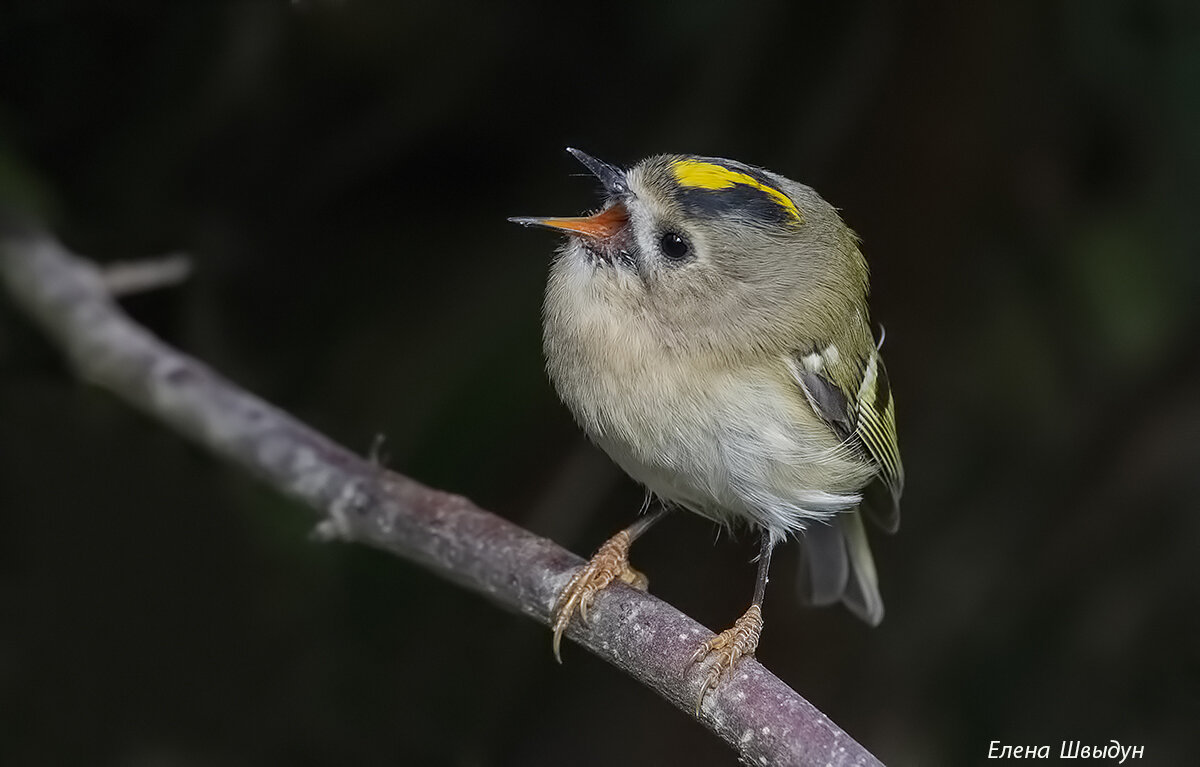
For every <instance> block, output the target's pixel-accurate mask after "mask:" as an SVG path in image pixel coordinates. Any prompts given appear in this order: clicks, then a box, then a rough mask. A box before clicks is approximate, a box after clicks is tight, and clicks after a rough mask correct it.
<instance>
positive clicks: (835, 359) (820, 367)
mask: <svg viewBox="0 0 1200 767" xmlns="http://www.w3.org/2000/svg"><path fill="white" fill-rule="evenodd" d="M832 348H834V347H832V346H830V347H827V348H826V349H825V350H816V351H812V352H809V353H808V354H797V355H796V356H795V360H796V364H795V365H794V366H793V367H792V370H793V371H794V373H795V376H796V381H797V382H798V383H799V384H800V388H801V389H802V390H803V391H804V396H805V397H806V398H807V400H808V404H809V405H810V406H811V407H812V409H813V412H815V413H816V414H817V416H818V417H820V418H821V420H822V421H824V422H825V424H826V425H827V426H828V427H829V428H830V430H832V431H833V433H834V434H836V435H838V437H840V438H841V439H842V440H843V442H844V443H846V444H848V445H850V446H852V447H854V448H856V449H858V450H860V451H861V452H862V453H863V454H864V456H865V457H866V458H867V460H869V461H870V462H871V464H872V465H873V466H874V467H875V470H876V475H875V480H874V481H872V482H871V483H870V484H869V485H868V486H867V487H866V488H864V490H863V507H862V508H863V511H864V512H865V513H866V515H867V516H868V517H869V518H870V519H871V520H872V521H874V522H875V523H876V524H878V525H879V526H880V527H881V528H883V529H884V530H886V531H887V532H889V533H893V532H895V531H896V530H897V529H898V528H899V527H900V494H901V493H902V492H903V490H904V464H903V463H901V461H900V447H899V444H898V443H897V441H896V404H895V401H894V400H893V399H892V390H891V386H890V385H889V383H888V377H887V370H886V369H885V368H884V366H883V359H882V358H881V357H880V356H879V350H878V349H877V348H875V347H871V348H870V351H869V352H868V353H867V355H866V357H865V359H864V360H862V362H861V363H856V362H855V361H853V360H846V359H844V358H843V357H842V355H839V354H837V353H836V352H833V353H831V352H829V349H832Z"/></svg>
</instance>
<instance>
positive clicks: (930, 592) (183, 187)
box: [0, 0, 1200, 765]
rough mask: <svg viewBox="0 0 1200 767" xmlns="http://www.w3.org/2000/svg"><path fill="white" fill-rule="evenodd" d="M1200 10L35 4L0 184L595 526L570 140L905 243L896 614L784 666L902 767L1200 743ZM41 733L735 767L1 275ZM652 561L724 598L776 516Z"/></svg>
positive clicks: (195, 759)
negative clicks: (700, 175) (92, 383)
mask: <svg viewBox="0 0 1200 767" xmlns="http://www.w3.org/2000/svg"><path fill="white" fill-rule="evenodd" d="M1198 16H1200V12H1198V10H1197V8H1196V6H1195V5H1194V4H1190V3H1186V2H1182V1H1179V2H1172V1H1170V0H1143V1H1139V0H1094V1H1089V2H1082V1H1081V0H1075V1H1074V2H1037V1H1035V0H1026V1H1025V2H1012V3H1004V4H967V3H948V2H911V3H889V2H879V1H875V2H849V3H820V4H817V3H785V2H777V3H769V2H764V3H744V4H741V5H738V6H736V8H735V6H732V5H727V4H722V3H715V2H691V3H656V4H634V3H630V4H623V3H617V4H611V3H610V4H607V5H603V6H597V5H595V4H590V5H587V6H579V7H568V6H563V5H560V4H551V3H545V4H541V5H534V4H531V5H525V6H520V5H516V4H498V3H496V4H492V3H484V2H478V1H476V2H470V1H464V2H454V3H442V4H433V3H411V2H410V3H400V2H388V1H385V0H376V1H374V2H365V1H361V0H341V1H340V2H333V1H329V2H320V1H319V0H301V1H298V2H292V3H286V2H212V3H149V2H133V1H126V2H116V3H104V4H89V3H73V2H68V1H67V0H10V2H8V3H5V4H4V5H3V6H2V7H0V205H3V206H4V207H6V208H9V209H10V210H11V209H16V210H21V211H24V212H25V213H26V214H27V215H33V216H36V217H37V218H40V219H42V220H43V221H45V222H46V223H47V225H48V226H51V227H52V228H53V229H54V230H55V231H56V232H57V233H59V234H60V236H61V237H63V238H64V240H65V241H66V242H67V243H68V245H70V246H71V247H72V248H74V249H75V250H77V251H78V252H81V253H86V254H89V255H91V256H93V257H95V258H97V259H99V260H102V261H104V260H112V259H130V258H137V257H140V256H148V255H156V254H161V253H165V252H169V251H177V250H184V251H186V252H188V253H190V254H191V255H192V257H193V258H194V259H195V261H196V265H197V274H196V277H195V278H194V279H193V280H192V281H191V282H189V283H188V284H187V285H185V286H183V287H181V288H178V289H174V290H170V291H163V292H161V293H157V294H153V295H145V296H139V297H136V298H133V299H130V300H129V301H127V304H126V305H127V307H128V309H129V310H130V311H131V312H132V313H133V314H134V315H135V316H136V317H137V318H139V319H140V320H141V321H143V322H145V323H147V324H148V325H149V326H150V327H152V328H153V329H154V330H155V332H157V333H158V334H160V335H162V336H163V337H165V338H166V339H167V340H168V341H170V342H171V343H173V344H175V345H177V346H179V347H181V348H182V349H185V350H187V351H188V352H190V353H192V354H194V355H196V356H198V357H200V358H201V359H203V360H205V361H207V362H208V363H210V364H211V365H213V366H214V367H215V368H217V369H219V370H221V371H223V372H224V373H226V374H227V375H228V376H230V377H231V378H232V379H234V380H235V381H238V382H239V383H241V384H243V385H244V386H246V387H248V388H250V389H251V390H253V391H256V392H258V393H260V394H261V395H263V396H265V397H266V398H268V399H269V400H271V401H273V402H275V403H277V404H279V405H280V406H282V407H284V408H286V409H288V410H290V411H292V412H294V413H296V414H298V415H299V416H301V417H302V418H304V419H305V420H307V421H308V422H310V423H312V424H314V425H315V426H317V427H318V428H320V429H322V430H324V431H326V432H327V433H329V434H330V435H331V436H333V437H334V438H336V439H338V440H340V441H342V442H344V443H346V444H348V445H350V446H352V447H358V448H360V449H361V450H363V451H364V452H365V451H366V450H367V449H368V447H369V446H370V444H371V441H372V439H373V436H374V435H375V434H377V433H382V434H386V435H387V437H388V442H387V448H386V449H387V451H388V453H389V454H390V458H391V465H392V466H394V467H395V468H397V469H398V470H401V471H404V472H407V473H410V474H412V475H413V476H415V477H417V478H419V479H421V480H422V481H424V482H427V483H429V484H432V485H435V486H439V487H444V488H447V489H451V490H454V491H457V492H462V493H465V494H467V495H470V496H471V497H472V498H474V499H475V500H476V501H478V502H479V503H481V504H482V505H484V506H485V507H488V508H491V509H494V510H497V511H499V512H500V513H503V514H505V515H507V516H509V517H510V518H512V519H514V520H516V521H517V522H520V523H521V524H524V525H526V526H528V527H530V528H532V529H534V530H535V531H537V532H539V533H541V534H544V535H548V536H551V537H553V538H555V539H556V540H558V541H559V542H561V543H562V544H564V545H566V546H569V547H571V548H572V549H574V550H575V551H578V552H580V553H587V552H589V551H590V550H592V549H593V548H594V547H595V546H596V545H598V544H599V543H600V542H601V541H602V540H603V539H604V538H605V537H606V536H607V535H609V534H611V532H613V531H614V530H616V529H617V528H618V527H620V526H622V525H623V524H625V523H626V522H627V521H628V520H629V519H630V518H631V516H632V515H633V513H634V511H635V510H636V508H637V507H638V505H639V504H640V500H641V495H640V491H639V490H638V489H637V488H636V487H634V486H633V485H632V483H630V482H628V481H627V480H625V479H623V478H622V477H620V476H619V474H618V472H617V471H616V470H615V469H613V468H611V467H610V466H609V464H608V463H607V461H606V459H605V458H604V457H603V456H601V455H599V454H598V453H597V452H596V451H595V450H594V449H593V448H591V447H589V446H587V445H586V444H585V443H584V441H583V440H582V438H581V437H580V436H579V434H578V432H577V431H576V429H575V428H574V426H573V424H572V423H571V420H570V417H569V415H568V414H567V413H566V412H565V410H564V409H563V408H562V407H561V406H560V405H559V404H558V403H557V401H556V399H555V397H554V394H553V392H552V390H551V389H550V387H549V386H548V385H547V383H546V381H545V379H544V376H543V374H542V372H541V361H540V329H539V328H540V318H539V305H540V299H541V290H542V284H543V281H544V272H545V268H546V264H547V261H548V259H549V256H550V253H551V251H552V249H553V247H554V246H555V243H554V241H553V238H551V237H550V236H548V235H545V234H540V233H536V232H527V231H521V230H518V229H516V228H515V227H512V226H511V225H509V224H507V223H506V222H505V220H504V219H505V217H506V216H509V215H519V214H530V215H537V214H572V213H575V212H578V211H581V210H584V209H586V208H588V207H589V206H592V205H595V203H596V197H595V196H594V194H593V192H594V190H593V189H592V187H593V186H594V185H593V184H592V183H591V182H589V181H586V180H581V179H575V178H572V177H571V176H572V175H573V174H577V173H578V168H577V167H575V166H574V165H573V162H572V161H571V160H570V158H569V157H567V156H566V155H565V154H564V153H563V152H562V148H563V147H564V146H566V145H573V146H580V147H582V148H584V149H586V150H587V151H589V152H592V153H594V154H596V155H597V156H599V157H602V158H604V159H606V160H609V161H611V162H615V163H622V164H631V163H632V162H634V161H636V160H637V159H639V158H640V157H642V156H645V155H648V154H651V153H655V152H660V151H688V152H698V153H704V154H717V155H723V156H728V157H735V158H738V159H741V160H745V161H748V162H753V163H757V164H761V165H764V166H767V167H770V168H772V169H774V170H778V171H780V172H782V173H785V174H786V175H789V176H792V177H794V178H798V179H802V180H804V181H806V182H807V183H810V184H812V185H813V186H815V187H816V188H818V189H819V190H821V192H822V193H823V194H824V195H825V196H826V197H827V198H828V199H830V200H831V201H833V202H834V203H835V204H836V205H838V206H839V207H840V208H841V209H842V210H843V211H844V215H845V216H846V218H847V220H848V221H849V222H850V223H851V225H852V226H853V227H854V228H855V229H856V230H857V231H858V232H859V234H860V235H862V237H863V239H864V243H865V249H866V252H867V255H868V258H869V260H870V261H871V265H872V273H873V288H874V299H873V310H874V314H875V317H876V319H877V320H879V321H881V322H882V323H884V324H886V326H887V329H888V349H887V359H888V364H889V369H890V373H891V378H892V381H893V385H894V387H895V392H896V396H897V400H898V402H899V407H900V410H899V420H900V428H901V439H902V446H903V449H904V453H905V459H906V465H907V468H908V475H909V480H910V486H909V488H908V491H907V494H906V496H905V499H904V515H905V517H904V526H903V528H902V530H901V532H900V534H899V535H898V536H896V537H895V538H887V539H883V538H877V539H876V542H875V544H874V546H875V549H876V552H877V561H878V565H879V569H880V572H881V578H882V586H883V593H884V599H885V602H886V603H887V606H888V618H887V620H886V621H885V622H884V624H883V625H882V626H881V627H880V628H878V629H876V630H868V629H866V628H865V627H863V626H862V625H859V624H857V623H856V622H854V620H853V619H852V618H850V617H849V616H848V615H846V614H844V613H843V612H842V611H839V610H824V611H802V610H800V609H794V608H793V607H792V605H793V604H794V600H793V598H792V595H791V594H790V593H789V590H790V589H789V587H790V582H791V578H792V575H791V570H792V568H793V567H794V562H793V561H791V559H789V555H788V553H787V552H785V553H784V554H782V555H781V556H780V560H779V561H778V562H777V564H776V569H775V571H774V572H775V578H774V583H773V588H772V589H771V591H770V593H769V598H768V604H767V611H766V615H767V625H768V629H767V631H766V634H765V635H764V638H763V643H762V646H761V647H760V650H759V656H760V658H761V659H762V660H763V662H764V663H766V664H767V665H768V666H769V667H770V668H772V669H773V670H774V671H776V672H777V673H778V674H779V675H780V676H782V677H783V678H784V679H785V680H787V681H788V682H789V683H791V684H792V685H793V686H794V687H795V688H796V689H798V690H799V691H800V692H801V693H802V694H804V695H806V696H807V697H809V698H810V699H811V700H813V702H814V703H816V704H817V705H818V706H819V707H820V708H822V709H823V710H824V711H826V712H827V713H828V714H829V715H830V716H831V717H833V719H834V720H835V721H837V722H839V723H840V724H841V725H842V726H844V727H845V728H846V729H847V730H848V731H849V732H850V733H851V734H852V735H854V736H855V737H856V738H857V739H858V740H860V741H861V742H863V743H864V744H865V745H866V746H867V747H868V748H870V749H871V750H873V751H874V752H875V753H876V754H878V755H879V756H880V758H881V759H883V760H884V761H885V762H887V763H889V764H897V765H901V764H927V765H929V764H938V765H950V764H955V765H957V764H969V763H977V762H980V761H982V760H983V757H984V755H985V754H986V752H987V747H988V743H989V741H991V740H1000V741H1002V742H1005V743H1011V744H1018V745H1019V744H1043V743H1049V744H1052V751H1054V752H1055V753H1057V747H1058V743H1059V742H1060V741H1062V740H1074V739H1082V740H1083V741H1084V742H1092V743H1106V742H1107V741H1108V740H1109V739H1114V738H1115V739H1118V740H1119V741H1120V742H1122V743H1124V744H1134V745H1145V747H1146V754H1147V758H1148V759H1149V760H1152V761H1151V762H1150V763H1154V764H1187V763H1194V762H1195V760H1196V758H1197V750H1196V745H1195V743H1196V741H1195V737H1194V735H1193V734H1192V731H1193V727H1194V723H1195V721H1196V719H1197V717H1198V716H1200V686H1198V685H1197V681H1200V651H1198V650H1197V648H1198V647H1200V636H1198V633H1200V632H1198V631H1197V628H1198V627H1197V621H1196V617H1195V609H1194V608H1195V607H1196V605H1197V600H1198V597H1200V586H1198V584H1200V578H1198V577H1197V576H1198V575H1200V572H1198V567H1197V559H1196V556H1195V551H1196V545H1197V542H1198V538H1200V515H1197V510H1198V509H1197V503H1196V499H1197V497H1198V496H1197V491H1200V473H1198V472H1197V471H1196V466H1197V459H1198V458H1200V450H1198V448H1197V442H1196V436H1197V435H1198V434H1200V398H1198V397H1197V393H1198V392H1200V389H1198V385H1200V357H1198V355H1197V353H1196V338H1197V335H1198V334H1200V301H1198V295H1200V292H1198V291H1200V259H1198V254H1200V228H1198V227H1197V226H1196V214H1195V206H1196V201H1197V200H1198V199H1200V142H1198V141H1197V132H1196V126H1197V125H1198V124H1200V18H1198ZM0 509H3V514H2V515H0V611H2V612H0V616H2V617H0V712H2V716H0V761H2V762H3V763H5V764H125V765H209V764H263V763H266V764H281V763H283V764H348V763H356V764H366V765H373V764H380V765H383V764H446V765H482V764H514V765H533V764H561V763H563V762H564V761H568V760H569V761H570V762H572V763H574V764H578V765H601V764H610V763H613V762H619V763H627V764H663V763H668V762H671V763H674V762H680V763H690V764H697V765H700V764H726V763H729V762H731V761H732V756H731V754H730V752H728V751H726V750H724V749H723V747H721V746H719V745H718V744H716V743H715V741H713V739H712V738H710V737H708V736H707V735H705V734H704V733H703V732H702V731H701V730H700V728H699V727H697V726H696V725H694V724H692V723H690V722H689V721H688V720H687V719H686V718H685V717H683V716H682V715H680V714H679V713H678V712H676V711H675V710H674V709H672V708H671V707H670V706H668V705H666V704H664V703H663V702H662V701H660V700H658V699H656V698H655V697H654V696H653V695H652V694H650V693H648V692H647V691H645V690H643V689H641V688H639V687H638V686H637V685H636V684H634V683H633V682H631V681H629V680H627V679H624V678H623V677H621V676H620V675H619V674H617V673H615V672H613V671H612V670H610V669H608V668H606V667H604V666H603V665H602V664H601V663H600V662H598V661H596V660H594V659H592V658H590V657H587V656H586V655H585V654H584V653H582V652H581V651H578V650H577V649H572V648H567V649H566V651H565V655H566V665H565V666H564V667H562V668H559V667H557V666H556V665H555V664H554V663H553V661H552V657H551V654H550V647H549V645H550V642H549V635H548V633H547V632H546V631H545V630H544V629H542V628H540V627H538V626H535V625H533V624H532V623H530V622H528V621H526V620H524V619H521V618H517V617H515V616H511V615H508V614H506V613H503V612H501V611H498V610H496V609H494V608H493V607H491V606H489V605H488V604H486V603H485V602H484V601H483V600H481V599H479V598H477V597H474V596H471V595H467V594H464V593H462V592H461V591H459V590H458V589H456V588H454V587H452V586H450V585H448V584H445V583H442V582H440V581H437V580H436V579H434V578H432V577H431V576H429V575H428V574H426V573H425V572H423V571H420V570H418V569H416V568H414V567H412V566H410V565H407V564H405V563H402V562H399V561H396V560H394V559H392V558H389V557H386V556H383V555H380V554H378V553H375V552H372V551H368V550H364V549H360V548H355V547H349V546H345V547H343V546H317V545H313V544H312V543H310V542H309V541H308V540H307V538H306V533H307V529H308V526H309V525H310V524H311V522H312V520H311V519H310V518H309V517H308V516H306V514H305V513H304V512H302V511H299V510H297V509H296V508H294V507H293V506H292V505H290V504H289V503H287V502H285V501H282V500H280V499H279V498H277V497H275V496H274V495H273V494H272V493H270V492H268V491H267V490H266V489H264V488H262V487H260V486H258V485H257V484H256V483H255V482H254V481H253V480H251V479H249V478H246V477H244V476H241V474H240V473H239V472H237V471H234V470H232V469H229V468H227V467H225V466H224V465H222V464H219V463H217V462H216V461H215V460H214V459H212V458H210V457H209V456H208V455H206V454H202V453H200V452H198V451H197V450H195V449H194V448H192V447H190V446H189V445H186V444H184V443H183V442H182V441H181V440H180V439H179V438H177V437H176V436H175V435H173V434H171V433H169V432H167V431H165V430H164V429H162V428H160V427H159V426H157V425H156V424H153V423H150V422H149V421H147V420H146V419H144V418H143V417H141V416H140V415H138V414H136V413H134V412H132V411H130V410H128V409H127V408H125V407H123V406H122V405H120V404H119V403H117V402H115V401H114V400H112V399H111V398H110V397H108V396H107V395H105V394H103V393H101V392H98V391H95V390H93V389H91V388H89V387H87V386H86V385H84V384H82V383H80V382H78V381H76V380H74V379H73V378H72V377H71V376H70V375H69V373H68V371H67V370H66V369H65V366H64V365H63V363H62V362H61V360H60V359H59V357H58V355H57V354H56V353H55V352H54V351H53V350H51V349H50V348H49V347H48V346H47V345H46V344H45V343H44V341H43V340H42V339H41V338H39V337H38V335H37V334H36V332H35V331H34V330H33V329H32V328H30V327H29V326H28V325H27V324H26V323H25V322H23V321H22V320H21V319H20V318H18V317H17V316H16V313H15V312H14V311H13V309H12V307H11V306H10V305H8V304H7V303H0ZM713 532H714V531H713V529H712V528H711V526H709V525H708V524H707V523H704V522H702V521H699V520H697V519H691V518H684V517H680V518H678V519H675V520H673V521H670V522H668V523H665V524H664V525H663V526H662V527H661V528H658V529H656V530H655V531H654V533H653V534H651V535H650V536H648V537H647V538H646V539H645V540H644V542H643V543H639V547H638V550H637V551H636V557H635V558H636V561H637V564H638V566H639V567H640V568H642V569H644V570H646V571H647V572H648V573H649V575H650V576H651V581H652V587H653V589H654V591H655V592H656V593H657V594H659V595H660V596H663V597H664V598H666V599H668V600H669V601H671V602H673V603H674V604H676V605H678V606H679V607H680V608H681V609H683V610H685V611H687V612H688V613H689V614H691V615H693V616H695V617H697V618H698V619H700V620H702V621H704V622H705V623H706V624H708V625H710V626H713V627H720V626H724V625H727V624H728V623H729V622H730V621H731V620H732V619H733V618H734V617H735V616H736V615H737V614H738V613H739V612H740V610H741V608H742V607H743V606H744V602H745V600H746V598H747V597H748V595H749V593H750V591H751V588H752V580H753V567H752V566H751V565H750V564H748V560H749V558H750V557H751V556H752V554H753V546H752V544H751V542H749V541H746V540H735V541H730V540H729V539H728V538H727V537H724V536H722V537H721V539H720V540H719V542H718V543H717V544H716V545H714V544H713V537H714V536H713Z"/></svg>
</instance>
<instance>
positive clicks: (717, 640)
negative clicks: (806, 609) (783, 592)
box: [692, 530, 772, 716]
mask: <svg viewBox="0 0 1200 767" xmlns="http://www.w3.org/2000/svg"><path fill="white" fill-rule="evenodd" d="M771 547H772V544H771V536H770V535H769V534H768V533H767V532H766V531H765V530H764V531H763V533H762V541H761V543H760V544H759V553H758V577H757V579H756V580H755V582H754V601H753V602H752V603H751V604H750V609H748V610H746V612H745V614H744V615H742V617H740V618H738V619H737V620H736V621H734V623H733V626H732V627H730V628H728V629H726V630H725V631H722V632H721V633H720V634H717V635H716V636H715V637H713V638H712V639H709V640H708V641H706V642H705V643H704V644H702V645H700V647H699V648H698V649H697V650H696V653H695V654H694V655H693V656H692V663H699V662H700V661H702V660H704V659H705V658H706V657H708V656H709V655H710V654H711V655H713V662H712V665H711V666H710V667H709V669H708V675H707V676H706V677H705V678H704V684H703V685H702V686H701V687H700V696H699V697H698V698H696V715H697V716H699V715H700V706H701V704H703V703H704V696H705V695H707V694H708V691H709V690H711V689H713V688H715V687H716V686H717V683H718V682H720V681H721V678H722V677H724V676H725V675H726V674H728V673H729V670H730V669H732V668H733V667H734V665H736V664H737V662H738V661H739V660H741V658H742V657H743V656H753V655H754V650H755V649H756V648H757V647H758V638H759V637H760V636H761V635H762V629H763V619H762V603H763V597H764V596H765V595H766V592H767V573H768V571H769V570H770V569H771Z"/></svg>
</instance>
